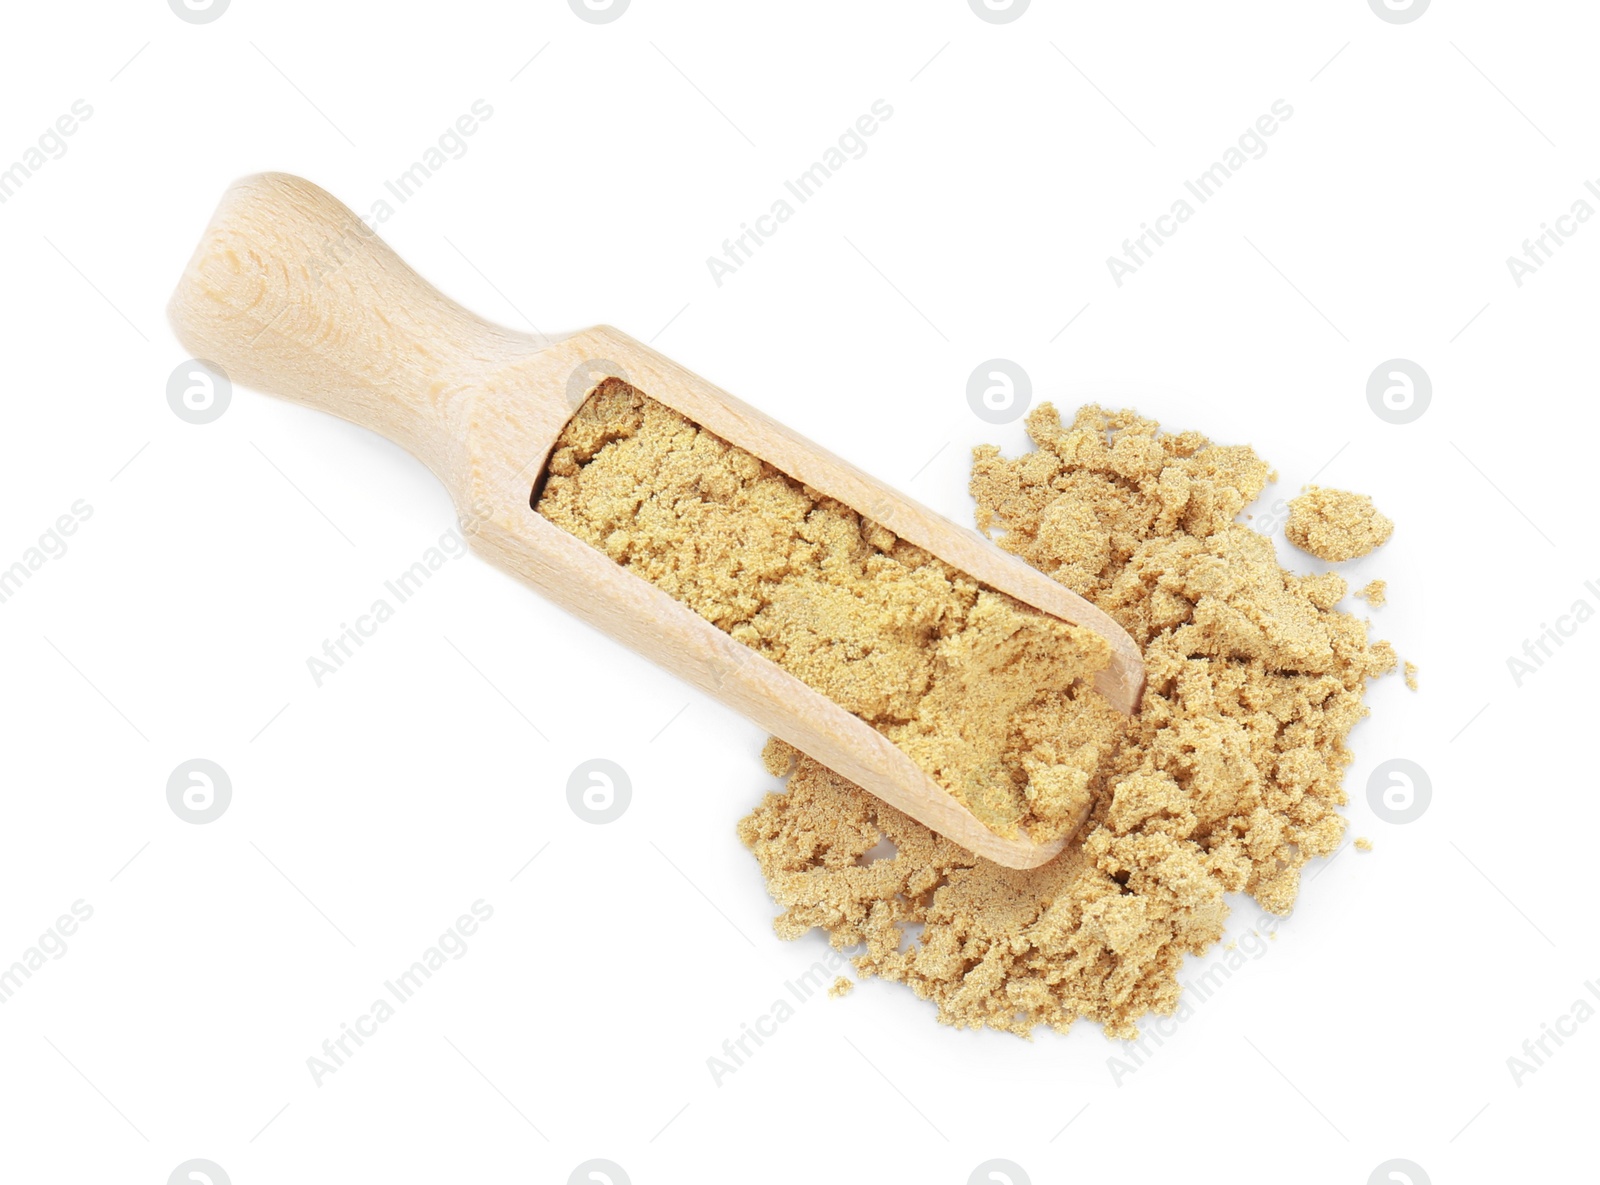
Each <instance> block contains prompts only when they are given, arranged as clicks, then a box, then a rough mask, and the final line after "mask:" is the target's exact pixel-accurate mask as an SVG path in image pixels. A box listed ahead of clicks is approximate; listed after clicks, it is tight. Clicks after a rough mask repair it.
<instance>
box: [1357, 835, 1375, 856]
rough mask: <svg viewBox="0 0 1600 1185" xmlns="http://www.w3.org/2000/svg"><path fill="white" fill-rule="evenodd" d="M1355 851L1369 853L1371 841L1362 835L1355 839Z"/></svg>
mask: <svg viewBox="0 0 1600 1185" xmlns="http://www.w3.org/2000/svg"><path fill="white" fill-rule="evenodd" d="M1356 851H1358V852H1370V851H1372V841H1371V840H1370V839H1368V838H1367V837H1366V836H1364V835H1363V836H1359V837H1357V839H1356Z"/></svg>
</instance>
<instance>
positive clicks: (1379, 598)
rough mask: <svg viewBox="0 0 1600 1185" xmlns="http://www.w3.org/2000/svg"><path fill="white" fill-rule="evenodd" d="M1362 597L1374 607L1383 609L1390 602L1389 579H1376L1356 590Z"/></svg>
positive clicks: (1357, 594)
mask: <svg viewBox="0 0 1600 1185" xmlns="http://www.w3.org/2000/svg"><path fill="white" fill-rule="evenodd" d="M1356 596H1358V597H1360V598H1361V599H1362V600H1363V601H1365V602H1366V603H1367V604H1369V605H1371V606H1372V607H1373V608H1374V609H1382V608H1383V607H1384V606H1385V605H1387V604H1388V603H1389V585H1388V582H1387V581H1383V580H1374V581H1371V582H1370V583H1368V584H1366V585H1365V586H1363V587H1362V588H1359V589H1357V590H1356Z"/></svg>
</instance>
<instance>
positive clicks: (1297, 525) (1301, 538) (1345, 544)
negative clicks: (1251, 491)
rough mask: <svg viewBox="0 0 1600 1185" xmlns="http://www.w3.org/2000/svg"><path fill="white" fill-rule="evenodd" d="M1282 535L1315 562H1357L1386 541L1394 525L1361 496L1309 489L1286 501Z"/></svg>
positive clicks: (1391, 533)
mask: <svg viewBox="0 0 1600 1185" xmlns="http://www.w3.org/2000/svg"><path fill="white" fill-rule="evenodd" d="M1283 533H1284V535H1285V536H1287V538H1288V540H1289V542H1290V543H1293V544H1294V545H1295V546H1296V547H1298V548H1299V549H1300V550H1301V551H1304V552H1309V553H1310V554H1311V555H1314V556H1316V557H1317V558H1318V559H1319V560H1329V561H1331V562H1333V563H1340V562H1342V561H1344V560H1354V559H1359V558H1361V557H1362V556H1364V555H1367V554H1369V553H1370V552H1372V551H1373V550H1374V549H1375V548H1378V547H1382V546H1383V545H1384V544H1385V543H1387V542H1389V536H1390V535H1393V534H1394V524H1393V523H1392V522H1390V521H1389V520H1388V519H1386V518H1384V516H1383V515H1381V514H1379V513H1378V508H1377V507H1376V506H1374V505H1373V504H1372V499H1371V498H1369V497H1367V496H1366V495H1365V494H1352V493H1349V492H1347V491H1345V490H1327V489H1323V488H1322V487H1320V486H1312V487H1311V488H1310V489H1308V490H1306V492H1305V493H1303V494H1301V495H1300V496H1299V497H1298V498H1294V499H1292V500H1291V501H1290V502H1289V521H1288V523H1287V524H1286V525H1285V526H1284V528H1283Z"/></svg>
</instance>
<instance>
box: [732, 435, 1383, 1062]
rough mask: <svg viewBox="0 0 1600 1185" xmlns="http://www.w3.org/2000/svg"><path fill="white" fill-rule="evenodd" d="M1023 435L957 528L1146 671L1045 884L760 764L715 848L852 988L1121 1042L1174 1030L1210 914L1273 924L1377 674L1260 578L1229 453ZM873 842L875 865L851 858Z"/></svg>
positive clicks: (1330, 822) (1315, 603)
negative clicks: (1031, 576)
mask: <svg viewBox="0 0 1600 1185" xmlns="http://www.w3.org/2000/svg"><path fill="white" fill-rule="evenodd" d="M1027 425H1028V432H1029V435H1030V436H1031V437H1032V439H1033V441H1034V443H1035V445H1036V446H1037V447H1036V449H1035V450H1034V451H1032V452H1029V453H1026V454H1024V455H1023V456H1021V457H1018V458H1015V459H1008V458H1005V457H1002V456H1001V455H1000V452H999V450H998V449H996V448H992V447H985V448H980V449H978V450H976V452H975V458H974V465H973V475H972V483H971V490H972V493H973V495H974V496H975V497H976V499H977V503H978V508H977V518H978V524H979V526H980V527H981V528H983V529H984V530H985V531H993V530H1003V534H1001V535H1000V537H999V539H998V542H999V544H1000V546H1001V547H1002V548H1004V549H1005V550H1007V551H1010V552H1012V553H1014V554H1016V555H1019V556H1021V557H1022V558H1023V559H1024V560H1026V561H1027V562H1028V563H1030V564H1032V565H1033V566H1034V567H1036V568H1038V569H1040V570H1041V571H1043V572H1045V573H1046V574H1047V575H1050V576H1052V577H1054V578H1055V579H1056V580H1059V581H1060V582H1061V583H1063V584H1065V585H1066V586H1067V587H1069V588H1071V589H1072V590H1073V591H1075V592H1077V593H1079V594H1080V595H1082V596H1085V597H1087V598H1088V599H1089V600H1091V601H1093V602H1094V603H1095V604H1097V605H1099V606H1100V608H1102V609H1104V610H1105V611H1106V612H1108V613H1110V614H1111V615H1112V616H1113V617H1115V618H1116V619H1117V620H1118V622H1120V623H1121V624H1122V625H1123V626H1124V627H1125V628H1126V629H1127V630H1128V631H1129V632H1130V633H1131V634H1132V635H1133V637H1134V640H1135V641H1136V642H1138V643H1139V646H1140V648H1141V650H1142V651H1143V653H1144V656H1145V664H1146V669H1147V674H1148V679H1147V684H1146V689H1145V693H1144V699H1143V703H1142V706H1141V710H1140V712H1139V715H1138V716H1137V717H1136V718H1135V719H1134V720H1133V721H1131V722H1130V726H1129V732H1128V735H1127V736H1126V738H1125V739H1124V740H1123V743H1122V744H1121V745H1119V746H1116V747H1114V748H1109V749H1108V750H1107V751H1106V752H1105V754H1104V756H1103V759H1102V762H1103V766H1104V768H1105V771H1106V772H1105V786H1104V789H1103V790H1102V791H1100V792H1097V793H1096V794H1095V795H1094V798H1093V802H1092V806H1091V813H1090V816H1089V820H1088V822H1087V823H1086V824H1085V826H1084V827H1083V829H1082V830H1081V831H1080V832H1079V833H1078V835H1077V836H1076V838H1074V839H1073V840H1071V841H1070V842H1069V843H1068V844H1067V846H1066V848H1065V849H1064V850H1063V852H1062V854H1061V855H1060V856H1058V857H1057V858H1056V859H1055V860H1053V861H1051V862H1050V863H1048V864H1045V865H1043V866H1041V867H1039V868H1034V869H1028V870H1025V871H1019V870H1015V869H1009V868H1003V867H1001V866H999V865H997V864H994V863H991V862H989V861H987V860H983V859H981V858H979V857H977V856H974V855H973V854H972V853H970V852H968V851H966V850H965V849H963V848H961V847H959V846H958V845H956V844H954V843H952V842H951V841H949V840H947V839H945V838H943V837H942V836H939V835H937V834H935V833H934V832H932V831H930V830H929V829H928V828H927V827H924V826H923V825H922V824H920V823H917V822H915V821H914V820H912V819H910V818H908V817H907V816H905V815H903V814H901V813H900V812H899V811H896V810H894V809H893V808H892V807H889V806H888V805H887V804H885V803H883V802H881V801H879V800H878V799H876V798H874V797H873V796H872V795H870V794H867V793H866V792H865V791H862V790H860V789H859V788H857V787H856V786H854V785H852V784H851V783H850V782H849V781H847V780H846V779H845V778H843V777H841V776H839V775H838V774H836V773H834V772H832V771H831V770H829V769H827V768H825V767H824V766H822V765H821V764H819V763H818V762H816V761H813V760H812V759H810V758H809V757H806V756H804V755H803V754H799V753H797V752H795V751H794V750H793V749H792V748H790V747H788V746H781V748H782V750H785V752H784V753H783V756H782V759H781V761H780V760H778V759H777V758H773V759H771V760H769V762H768V766H769V768H775V767H776V768H781V769H783V770H785V771H787V774H788V781H787V785H786V787H784V790H783V792H782V793H769V794H767V795H766V796H765V798H764V799H763V800H762V802H761V804H760V805H759V806H758V807H757V808H756V809H755V810H754V811H753V812H752V813H751V814H749V815H748V816H746V817H745V818H744V819H743V820H741V822H740V824H739V835H740V838H741V840H742V841H743V842H744V844H745V845H746V846H747V847H748V848H749V849H750V850H751V852H752V853H753V854H754V855H755V858H756V860H757V862H758V863H759V865H760V868H761V871H762V874H763V875H764V876H765V878H766V881H767V887H768V890H769V892H770V893H771V895H772V898H773V900H774V901H775V902H776V903H777V905H778V906H779V908H780V909H781V911H782V912H781V913H780V915H779V916H778V917H777V918H776V919H775V920H774V923H773V925H774V929H775V930H776V932H777V934H778V935H779V936H780V937H782V938H798V937H800V936H801V935H802V934H805V933H806V932H808V931H810V930H812V929H814V928H820V929H822V930H825V931H826V932H827V933H828V936H829V941H830V943H831V944H832V945H833V947H834V948H835V949H837V950H845V949H848V948H850V947H851V946H853V945H855V944H858V943H865V945H866V951H865V953H863V954H860V955H858V956H856V957H855V958H854V959H853V963H854V966H855V968H856V971H857V974H858V975H859V976H868V975H876V976H879V977H881V978H885V979H891V980H897V981H899V982H902V983H905V984H907V985H908V986H909V987H910V988H911V990H912V991H914V992H915V993H916V994H917V995H918V996H919V997H920V998H922V999H925V1000H930V1001H932V1002H933V1004H934V1005H935V1006H936V1008H937V1011H938V1019H939V1020H940V1021H941V1022H942V1023H944V1024H947V1025H953V1026H956V1027H961V1028H979V1027H988V1028H993V1029H1000V1030H1004V1031H1006V1032H1011V1033H1015V1034H1017V1035H1019V1036H1024V1037H1026V1036H1031V1035H1032V1033H1033V1031H1034V1030H1035V1029H1036V1028H1038V1027H1039V1026H1048V1027H1050V1028H1052V1029H1054V1030H1057V1031H1059V1032H1065V1031H1067V1030H1068V1029H1069V1028H1070V1027H1071V1026H1072V1024H1073V1023H1074V1022H1075V1021H1076V1020H1078V1019H1079V1018H1088V1019H1090V1020H1093V1021H1096V1022H1098V1023H1099V1024H1101V1025H1102V1026H1103V1027H1104V1029H1105V1032H1106V1033H1107V1034H1108V1035H1109V1036H1113V1037H1120V1038H1135V1037H1137V1036H1138V1032H1139V1029H1138V1021H1139V1020H1140V1018H1141V1017H1144V1016H1146V1015H1147V1014H1150V1013H1156V1014H1158V1015H1171V1014H1172V1013H1173V1012H1175V1011H1176V1010H1177V1008H1178V1005H1179V997H1180V993H1181V990H1182V989H1181V985H1180V984H1179V982H1178V974H1179V972H1180V970H1181V969H1182V966H1183V959H1184V956H1185V955H1201V954H1204V953H1205V952H1206V951H1207V950H1208V949H1209V948H1211V947H1212V946H1213V945H1215V944H1216V943H1218V942H1220V941H1221V939H1222V936H1223V927H1224V924H1225V922H1226V920H1227V918H1228V915H1229V906H1228V903H1227V900H1226V895H1227V894H1228V893H1236V892H1244V893H1248V894H1249V895H1250V896H1252V897H1253V898H1255V900H1256V901H1258V902H1259V903H1260V904H1261V905H1262V906H1263V907H1264V908H1265V909H1267V910H1268V911H1270V912H1272V913H1275V914H1286V913H1288V912H1289V910H1290V909H1291V907H1292V906H1293V905H1294V902H1295V898H1296V896H1297V894H1298V892H1299V888H1300V873H1301V869H1302V868H1304V867H1305V866H1306V864H1307V863H1308V862H1309V861H1311V860H1313V859H1316V858H1318V857H1326V856H1329V855H1331V854H1332V853H1333V852H1335V851H1337V850H1338V848H1339V845H1340V844H1341V842H1343V839H1344V835H1345V828H1346V822H1345V820H1344V818H1343V817H1342V816H1341V815H1340V813H1339V807H1340V806H1342V805H1343V804H1344V803H1345V802H1346V801H1347V799H1346V796H1345V792H1344V789H1343V786H1342V780H1343V776H1344V771H1345V769H1346V767H1347V766H1348V765H1349V764H1350V762H1351V760H1352V758H1351V753H1350V750H1349V748H1348V747H1347V746H1346V743H1345V740H1346V737H1347V736H1348V734H1349V732H1350V729H1351V728H1352V727H1353V726H1354V725H1355V724H1356V722H1357V721H1358V720H1360V719H1361V718H1362V717H1363V716H1365V715H1367V709H1366V707H1365V706H1364V704H1363V702H1362V701H1363V696H1364V693H1365V689H1366V683H1367V681H1368V680H1369V679H1372V678H1375V677H1376V676H1378V675H1380V674H1383V673H1384V672H1386V671H1389V670H1391V669H1393V668H1394V667H1395V666H1396V665H1397V661H1398V660H1397V658H1396V655H1395V653H1394V648H1393V647H1392V646H1391V645H1390V644H1389V643H1387V642H1373V641H1371V640H1370V639H1369V637H1368V633H1367V629H1368V627H1367V623H1366V622H1365V621H1364V620H1362V619H1360V618H1358V617H1355V616H1354V615H1351V614H1347V613H1342V612H1339V611H1338V610H1337V609H1335V608H1334V605H1335V604H1336V603H1337V602H1338V601H1339V599H1340V598H1341V597H1343V596H1344V594H1345V588H1346V586H1345V583H1344V581H1343V580H1342V579H1341V578H1340V577H1338V576H1336V575H1331V574H1325V575H1322V576H1316V577H1302V576H1297V575H1294V574H1293V573H1290V572H1288V571H1286V570H1284V569H1283V568H1282V567H1280V566H1279V564H1278V562H1277V558H1276V553H1275V552H1274V549H1273V544H1272V541H1271V540H1270V539H1268V538H1267V537H1265V536H1263V535H1261V534H1259V533H1257V532H1255V531H1253V530H1251V529H1250V528H1248V527H1246V526H1244V525H1242V524H1241V523H1239V522H1237V521H1236V519H1237V517H1238V516H1239V515H1240V514H1241V513H1242V512H1243V511H1244V510H1245V508H1246V507H1248V506H1249V505H1250V503H1251V502H1253V501H1254V500H1255V499H1256V498H1257V497H1258V496H1259V495H1260V493H1261V491H1262V489H1263V487H1264V484H1265V481H1266V478H1267V473H1268V466H1267V465H1266V463H1265V462H1263V461H1262V460H1261V458H1259V457H1258V456H1256V454H1255V453H1254V451H1253V450H1251V449H1250V448H1248V447H1245V446H1236V445H1217V444H1212V443H1211V442H1210V441H1208V440H1207V439H1206V438H1205V437H1203V436H1201V435H1199V434H1198V433H1195V432H1182V433H1177V434H1168V433H1162V432H1160V430H1159V425H1157V424H1156V423H1155V422H1154V421H1151V420H1146V419H1144V418H1142V417H1140V416H1139V415H1137V414H1136V413H1134V412H1131V411H1121V412H1108V411H1105V410H1103V409H1101V408H1098V407H1085V408H1083V409H1082V410H1080V411H1079V412H1078V414H1077V416H1076V418H1075V419H1074V420H1073V421H1072V423H1071V424H1070V425H1069V426H1064V425H1063V424H1062V423H1061V420H1060V417H1059V415H1058V413H1057V412H1056V410H1055V408H1053V407H1051V406H1050V405H1048V404H1045V405H1043V406H1040V407H1038V408H1036V409H1035V410H1034V411H1032V412H1031V413H1030V414H1029V416H1028V420H1027ZM780 744H781V743H780ZM770 748H771V746H769V749H770ZM884 840H887V841H888V843H889V844H890V845H892V846H893V849H894V854H893V855H892V856H889V857H885V858H882V859H871V858H864V857H865V854H866V853H867V852H869V851H871V850H872V849H874V848H878V846H879V844H880V843H882V842H883V841H884ZM880 850H882V849H880ZM913 934H915V935H916V936H915V937H913ZM1273 937H1274V938H1276V934H1274V935H1273Z"/></svg>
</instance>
